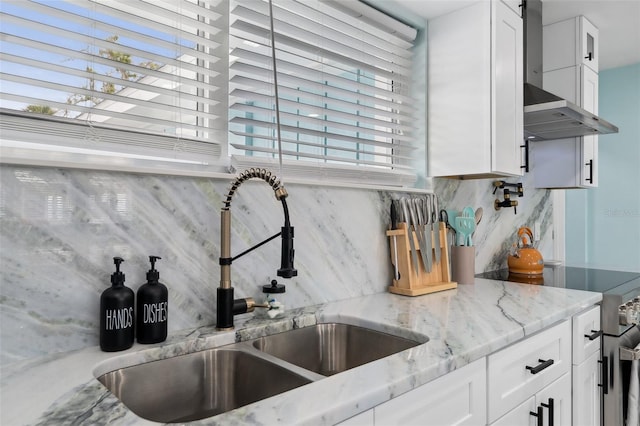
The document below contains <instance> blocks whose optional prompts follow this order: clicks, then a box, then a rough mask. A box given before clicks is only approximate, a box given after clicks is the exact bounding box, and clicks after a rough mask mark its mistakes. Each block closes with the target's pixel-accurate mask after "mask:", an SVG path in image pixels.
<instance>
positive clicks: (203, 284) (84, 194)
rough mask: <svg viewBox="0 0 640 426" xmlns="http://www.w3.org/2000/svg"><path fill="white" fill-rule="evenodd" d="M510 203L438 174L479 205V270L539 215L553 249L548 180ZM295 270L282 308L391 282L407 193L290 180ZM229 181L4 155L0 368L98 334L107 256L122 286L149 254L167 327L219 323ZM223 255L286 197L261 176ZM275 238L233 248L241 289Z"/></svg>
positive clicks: (239, 201) (239, 206)
mask: <svg viewBox="0 0 640 426" xmlns="http://www.w3.org/2000/svg"><path fill="white" fill-rule="evenodd" d="M523 181H524V183H525V197H523V198H520V199H518V201H519V202H520V206H519V207H518V214H517V215H514V214H513V210H512V209H508V210H507V209H503V210H501V211H498V212H496V211H494V210H493V200H494V199H495V197H496V196H494V195H492V194H491V191H492V187H491V180H490V179H489V180H486V179H485V180H478V181H457V180H448V179H434V188H435V191H436V193H437V194H439V196H440V200H441V206H443V207H444V206H446V207H448V208H457V209H461V208H462V207H463V206H465V205H472V206H473V207H479V206H482V207H483V208H484V212H485V213H484V217H483V220H482V223H481V224H480V226H479V228H478V230H477V232H476V234H475V236H474V238H475V242H476V272H482V271H485V270H493V269H498V268H500V267H503V266H504V259H505V256H506V249H508V247H509V246H510V244H511V242H512V241H513V240H514V236H515V231H516V229H517V227H518V226H521V225H525V224H527V225H530V226H533V222H534V221H541V223H542V241H541V250H542V252H543V256H545V257H551V254H550V247H551V244H550V241H551V232H550V225H551V214H552V206H551V203H550V201H549V191H537V190H533V189H530V188H529V186H530V185H529V181H528V177H527V176H525V177H524V178H523ZM284 183H285V186H286V188H287V190H288V192H289V199H288V205H289V209H290V212H291V222H292V225H293V226H294V227H295V248H296V262H295V266H296V268H297V269H298V276H297V277H296V278H294V279H291V280H282V282H284V283H285V284H286V285H287V292H286V293H285V294H283V295H281V296H280V299H281V301H282V302H283V303H284V304H285V307H286V309H295V308H300V307H306V306H314V305H317V304H320V303H326V302H331V301H337V300H341V299H348V298H353V297H359V296H365V295H370V294H376V293H381V292H385V291H386V289H387V286H388V285H389V284H390V282H391V278H392V271H391V267H390V262H389V245H388V241H387V239H386V237H385V234H384V232H385V230H386V228H387V226H388V220H389V214H388V210H389V209H388V206H389V201H390V199H392V198H396V197H399V196H402V195H407V194H404V193H401V192H399V193H396V192H386V191H374V190H363V189H348V188H328V187H321V186H317V187H315V186H304V185H293V184H291V185H289V184H287V183H286V182H284ZM228 187H229V182H227V181H223V180H215V179H205V178H191V177H172V176H161V175H143V174H133V173H113V172H101V171H90V170H71V169H53V168H39V167H20V166H11V165H2V166H0V200H2V203H0V246H1V248H2V250H1V251H0V332H1V336H2V345H1V347H0V366H3V367H4V366H7V365H10V364H11V363H13V362H17V361H21V360H26V359H31V358H37V357H41V356H46V355H48V354H52V353H57V352H66V351H70V350H76V349H81V348H86V347H91V346H95V345H97V344H98V324H99V323H98V312H99V299H100V294H101V293H102V291H104V290H105V289H106V288H107V287H108V286H109V285H110V274H111V273H112V272H113V270H114V267H113V261H112V258H113V257H114V256H121V257H123V258H124V259H125V263H124V264H123V265H122V268H123V271H124V273H125V275H126V285H127V286H129V287H131V288H132V289H133V290H134V291H135V290H137V289H138V288H139V287H140V286H141V285H142V284H143V283H144V282H145V273H146V271H147V270H148V269H149V264H148V256H149V255H158V256H161V257H162V260H160V261H159V262H158V264H157V268H158V270H159V271H160V281H161V282H163V283H164V284H165V285H167V287H168V289H169V330H170V331H173V332H177V331H178V330H183V329H190V328H191V329H192V328H195V327H205V326H210V325H211V324H214V323H215V289H216V287H217V285H218V281H219V266H218V257H219V238H220V228H219V227H220V223H219V222H220V216H219V210H220V207H221V206H222V200H223V198H224V197H225V195H226V192H227V190H228ZM231 211H232V238H231V240H232V254H234V255H235V254H237V253H239V252H241V251H243V250H245V249H247V248H248V247H251V246H252V245H254V244H256V243H257V242H259V241H261V240H263V239H265V238H267V237H269V236H271V235H273V234H275V233H276V232H278V231H279V230H280V227H281V226H282V222H283V218H282V209H281V207H280V203H278V202H277V201H276V199H275V197H274V194H273V191H272V190H271V189H270V188H269V187H268V186H267V185H266V184H264V183H263V182H247V183H245V184H243V185H242V186H241V187H240V189H239V190H238V193H237V194H236V196H234V199H233V202H232V208H231ZM279 256H280V247H279V243H278V242H277V241H274V242H271V243H269V244H267V245H265V246H263V247H261V248H260V249H258V250H256V251H254V252H252V253H250V254H248V255H246V256H244V257H242V258H239V259H237V260H236V261H235V262H234V264H233V266H232V276H231V279H232V283H233V286H234V287H235V289H236V290H235V291H236V295H238V296H239V297H240V296H251V297H254V298H256V299H260V298H262V293H261V292H260V291H261V290H260V289H261V286H262V285H264V284H267V283H268V282H269V281H270V279H273V278H276V270H277V268H278V267H279V262H280V259H279Z"/></svg>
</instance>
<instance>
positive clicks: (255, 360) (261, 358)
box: [98, 323, 428, 423]
mask: <svg viewBox="0 0 640 426" xmlns="http://www.w3.org/2000/svg"><path fill="white" fill-rule="evenodd" d="M427 340H428V339H427V338H424V339H422V340H409V339H405V338H403V337H398V336H394V335H391V334H386V333H381V332H378V331H375V330H371V329H368V328H363V327H358V326H353V325H348V324H340V323H330V324H317V325H314V326H309V327H304V328H299V329H294V330H290V331H286V332H282V333H279V334H274V335H271V336H266V337H261V338H258V339H255V340H251V341H247V342H240V343H234V344H231V345H226V346H221V347H217V348H213V349H208V350H204V351H200V352H194V353H190V354H186V355H180V356H175V357H172V358H166V359H163V360H159V361H153V362H149V363H145V364H139V365H135V366H131V367H126V368H122V369H119V370H115V371H112V372H109V373H106V374H104V375H102V376H100V377H99V378H98V380H99V381H100V382H101V383H102V384H103V385H105V386H106V387H107V388H108V389H109V390H110V391H111V392H112V393H113V394H114V395H115V396H116V397H117V398H118V399H120V401H122V403H123V404H124V405H125V406H127V407H128V408H129V409H130V410H131V411H133V412H134V413H135V414H137V415H138V416H140V417H142V418H145V419H147V420H152V421H156V422H163V423H174V422H186V421H193V420H198V419H203V418H206V417H210V416H214V415H217V414H220V413H224V412H226V411H229V410H233V409H234V408H238V407H241V406H243V405H247V404H250V403H253V402H256V401H259V400H262V399H265V398H268V397H271V396H274V395H277V394H280V393H282V392H286V391H288V390H291V389H294V388H297V387H299V386H303V385H306V384H309V383H311V382H314V381H316V380H320V379H322V378H324V377H326V376H330V375H333V374H337V373H340V372H343V371H346V370H349V369H351V368H355V367H358V366H360V365H363V364H366V363H368V362H371V361H375V360H378V359H381V358H384V357H387V356H389V355H392V354H395V353H398V352H401V351H403V350H406V349H409V348H411V347H414V346H417V345H420V344H422V343H425V342H426V341H427Z"/></svg>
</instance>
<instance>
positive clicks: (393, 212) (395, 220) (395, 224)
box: [390, 200, 400, 281]
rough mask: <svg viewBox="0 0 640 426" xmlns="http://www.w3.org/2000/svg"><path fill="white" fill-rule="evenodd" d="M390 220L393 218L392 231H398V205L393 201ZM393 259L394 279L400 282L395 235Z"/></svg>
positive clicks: (394, 237) (395, 238)
mask: <svg viewBox="0 0 640 426" xmlns="http://www.w3.org/2000/svg"><path fill="white" fill-rule="evenodd" d="M390 218H391V230H396V229H398V214H397V212H396V204H395V202H394V201H393V200H392V201H391V212H390ZM393 259H394V260H393V269H394V271H393V272H394V274H393V278H394V279H395V280H396V281H398V280H400V271H399V270H398V241H397V237H396V236H395V235H394V236H393Z"/></svg>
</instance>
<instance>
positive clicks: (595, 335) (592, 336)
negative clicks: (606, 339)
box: [584, 330, 602, 340]
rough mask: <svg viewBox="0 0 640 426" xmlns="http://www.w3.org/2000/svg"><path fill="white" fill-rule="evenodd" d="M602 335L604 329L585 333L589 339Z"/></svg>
mask: <svg viewBox="0 0 640 426" xmlns="http://www.w3.org/2000/svg"><path fill="white" fill-rule="evenodd" d="M600 336H602V330H598V331H596V330H591V334H585V335H584V337H586V338H587V339H589V340H596V339H597V338H598V337H600Z"/></svg>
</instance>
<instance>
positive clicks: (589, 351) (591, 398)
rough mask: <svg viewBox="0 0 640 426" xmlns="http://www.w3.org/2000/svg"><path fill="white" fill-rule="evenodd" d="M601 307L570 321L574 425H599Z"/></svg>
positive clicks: (587, 311) (589, 310) (585, 312)
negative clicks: (571, 326) (571, 327)
mask: <svg viewBox="0 0 640 426" xmlns="http://www.w3.org/2000/svg"><path fill="white" fill-rule="evenodd" d="M600 330H601V325H600V307H599V306H596V307H593V308H591V309H588V310H586V311H584V312H582V313H580V314H578V315H575V316H574V317H573V424H574V425H576V426H598V425H600V406H601V397H602V396H601V394H602V388H601V387H600V383H601V381H600V380H601V379H600V371H601V368H602V367H601V365H600V359H601V352H600V344H601V340H602V338H601V337H600V334H601V331H600Z"/></svg>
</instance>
